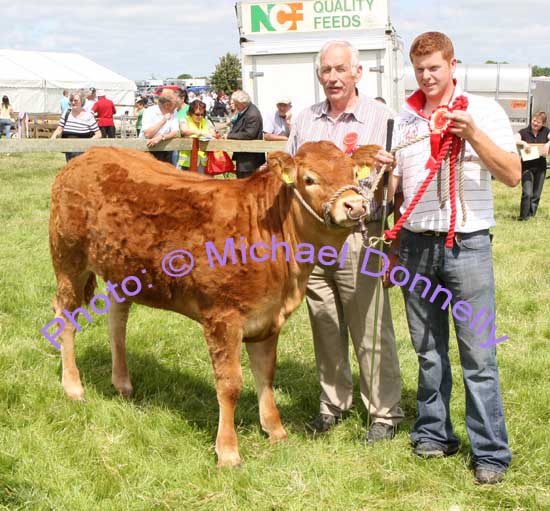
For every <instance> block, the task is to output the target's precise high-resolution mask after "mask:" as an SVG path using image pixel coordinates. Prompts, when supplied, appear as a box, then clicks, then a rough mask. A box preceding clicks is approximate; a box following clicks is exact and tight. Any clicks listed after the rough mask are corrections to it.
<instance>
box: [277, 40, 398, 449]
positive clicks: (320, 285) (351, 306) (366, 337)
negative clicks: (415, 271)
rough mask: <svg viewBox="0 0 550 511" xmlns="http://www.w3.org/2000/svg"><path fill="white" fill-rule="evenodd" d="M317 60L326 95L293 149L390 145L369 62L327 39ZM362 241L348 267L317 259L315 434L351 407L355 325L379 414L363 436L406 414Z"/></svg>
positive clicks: (350, 243)
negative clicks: (370, 87)
mask: <svg viewBox="0 0 550 511" xmlns="http://www.w3.org/2000/svg"><path fill="white" fill-rule="evenodd" d="M315 66H316V71H317V77H318V79H319V81H320V83H321V85H322V87H323V89H324V92H325V95H326V100H325V101H323V102H321V103H318V104H316V105H313V106H311V107H309V108H307V109H306V110H304V111H303V112H301V113H300V114H299V115H298V116H297V117H296V118H295V120H294V122H293V125H292V130H291V132H290V137H289V140H288V142H287V151H288V152H289V153H290V154H296V152H297V151H298V148H299V147H300V146H301V145H302V144H303V143H305V142H314V141H318V140H327V139H328V140H330V141H332V142H334V143H335V144H336V145H337V146H338V147H339V148H340V149H342V150H344V151H346V152H352V151H353V150H354V149H355V148H356V147H357V146H361V145H366V144H379V145H384V143H385V139H386V125H387V120H388V119H389V118H391V111H390V110H389V109H388V108H387V107H386V106H385V105H382V104H381V103H379V102H377V101H375V100H374V99H371V98H368V97H366V96H364V95H363V94H359V93H358V91H357V87H356V84H357V83H358V82H359V80H360V79H361V77H362V73H363V69H362V66H361V64H360V63H359V52H358V51H357V49H356V48H354V47H353V46H352V45H351V44H350V43H349V42H347V41H329V42H327V43H326V44H325V45H324V46H323V47H322V48H321V50H320V52H319V53H318V55H317V58H316V61H315ZM377 206H378V207H376V208H373V213H372V215H371V217H370V218H369V219H368V224H367V227H368V235H369V237H372V236H380V234H381V226H380V223H381V216H382V211H381V207H380V204H378V205H377ZM363 243H364V242H363V236H362V234H361V233H360V232H354V233H352V234H350V235H349V236H348V238H347V240H346V245H345V246H347V247H348V249H347V251H346V252H345V254H344V255H343V256H342V257H345V259H344V261H345V264H344V267H343V268H339V267H337V266H334V265H330V266H324V265H321V264H318V265H317V266H315V268H314V269H313V272H312V274H311V276H310V278H309V282H308V285H307V291H306V301H307V306H308V310H309V317H310V320H311V327H312V331H313V343H314V347H315V359H316V361H317V373H318V377H319V383H320V385H321V397H320V413H319V416H318V417H316V418H314V419H313V420H312V421H311V422H309V423H308V424H307V426H306V428H307V431H308V432H311V433H315V434H319V433H325V432H327V431H328V430H329V429H330V428H332V427H333V426H334V425H335V424H337V423H338V422H339V421H340V420H341V419H342V418H344V417H345V416H346V415H347V414H348V413H349V410H350V409H351V406H352V401H353V381H352V373H351V367H350V362H349V340H348V331H349V334H350V336H351V340H352V342H353V346H354V348H355V354H356V357H357V360H358V362H359V375H360V391H361V398H362V401H363V403H364V405H365V407H366V409H367V410H368V411H369V412H370V414H371V417H372V418H373V423H372V425H371V427H370V429H369V431H368V432H367V434H366V436H365V440H366V441H367V442H368V443H369V444H372V443H375V442H378V441H381V440H390V439H392V438H393V437H394V435H395V429H396V427H397V424H398V423H399V422H400V421H401V420H402V419H403V411H402V410H401V408H400V400H401V375H400V370H399V361H398V358H397V347H396V343H395V334H394V330H393V322H392V317H391V308H390V299H389V296H388V290H387V289H385V288H384V289H382V290H381V292H380V302H379V311H380V314H379V316H378V318H377V324H376V329H377V331H378V332H379V335H378V341H377V346H376V347H375V349H374V360H373V346H372V337H373V331H374V328H375V325H374V319H375V313H374V309H375V300H374V296H375V292H376V286H377V279H375V278H372V277H370V276H367V275H365V274H363V273H362V272H360V269H361V268H362V264H363V260H364V255H365V248H364V245H363ZM365 245H368V243H365ZM342 250H344V249H342ZM377 265H378V260H377V258H375V257H372V255H371V256H369V260H368V264H367V269H368V271H371V272H375V271H377ZM372 360H373V362H374V367H372V364H371V361H372ZM371 370H372V371H373V374H375V375H376V376H375V378H374V381H373V388H370V374H371ZM369 398H370V399H369Z"/></svg>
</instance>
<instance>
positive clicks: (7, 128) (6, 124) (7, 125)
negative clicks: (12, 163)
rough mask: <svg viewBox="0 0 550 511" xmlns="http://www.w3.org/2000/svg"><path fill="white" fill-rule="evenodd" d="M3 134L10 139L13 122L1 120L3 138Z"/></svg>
mask: <svg viewBox="0 0 550 511" xmlns="http://www.w3.org/2000/svg"><path fill="white" fill-rule="evenodd" d="M2 132H3V133H4V135H5V136H6V138H10V133H11V121H10V120H9V119H0V137H1V136H2Z"/></svg>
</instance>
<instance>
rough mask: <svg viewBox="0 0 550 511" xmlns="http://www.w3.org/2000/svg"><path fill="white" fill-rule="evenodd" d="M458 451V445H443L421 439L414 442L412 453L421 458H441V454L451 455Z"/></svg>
mask: <svg viewBox="0 0 550 511" xmlns="http://www.w3.org/2000/svg"><path fill="white" fill-rule="evenodd" d="M457 452H458V445H457V446H454V447H443V446H442V445H441V444H436V443H435V442H430V441H429V440H421V441H420V442H418V444H416V447H415V448H414V450H413V454H415V455H416V456H420V457H421V458H426V459H427V458H442V457H443V456H452V455H453V454H456V453H457Z"/></svg>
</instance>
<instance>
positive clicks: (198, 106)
mask: <svg viewBox="0 0 550 511" xmlns="http://www.w3.org/2000/svg"><path fill="white" fill-rule="evenodd" d="M180 132H181V135H182V137H184V138H191V137H200V136H204V135H207V136H212V137H213V136H214V135H215V134H216V132H215V130H214V129H213V127H212V126H211V125H210V124H209V123H208V121H207V119H206V105H205V104H204V102H203V101H201V100H200V99H195V101H193V103H191V104H190V105H189V113H188V115H187V117H186V118H185V119H184V120H183V121H182V122H180ZM207 163H208V161H207V156H206V153H205V152H204V151H199V153H198V160H197V171H198V172H199V173H200V174H204V173H205V170H206V164H207ZM178 167H179V168H180V169H182V170H189V168H190V167H191V151H180V152H179V161H178Z"/></svg>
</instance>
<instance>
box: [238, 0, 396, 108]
mask: <svg viewBox="0 0 550 511" xmlns="http://www.w3.org/2000/svg"><path fill="white" fill-rule="evenodd" d="M388 3H389V0H316V1H313V0H303V1H301V2H290V3H287V2H278V1H275V2H270V3H255V2H239V3H237V4H236V10H237V19H238V23H239V33H240V47H241V59H242V77H243V90H245V91H246V92H248V93H249V94H250V95H251V97H252V100H253V102H254V103H255V104H256V105H257V106H258V108H259V109H260V110H261V111H262V112H263V113H264V114H266V113H268V112H271V111H274V110H275V103H276V101H277V99H278V98H281V97H285V96H287V97H290V98H291V100H292V104H293V110H294V112H300V111H301V110H303V109H304V108H306V107H308V106H309V105H312V104H313V103H318V102H319V101H322V100H323V99H324V97H325V95H324V93H323V90H322V88H321V86H320V85H319V81H318V80H317V77H316V71H315V56H316V54H317V53H318V51H319V49H320V48H321V46H322V45H323V44H324V43H325V42H326V41H328V40H331V39H344V40H347V41H349V42H350V43H351V44H353V45H354V46H355V47H356V48H357V49H358V50H359V55H360V62H361V64H362V66H363V77H362V79H361V81H360V82H359V84H358V88H359V90H360V91H361V92H363V93H364V94H366V95H368V96H370V97H376V96H381V97H383V98H384V99H385V100H386V101H387V103H388V105H389V106H390V107H392V108H393V109H394V110H398V108H399V106H400V105H401V104H402V103H403V101H404V97H405V96H404V95H405V86H404V70H403V65H404V61H403V42H402V40H401V38H400V37H399V36H398V35H397V34H396V32H395V29H394V28H393V26H392V25H391V22H390V18H389V5H388Z"/></svg>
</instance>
